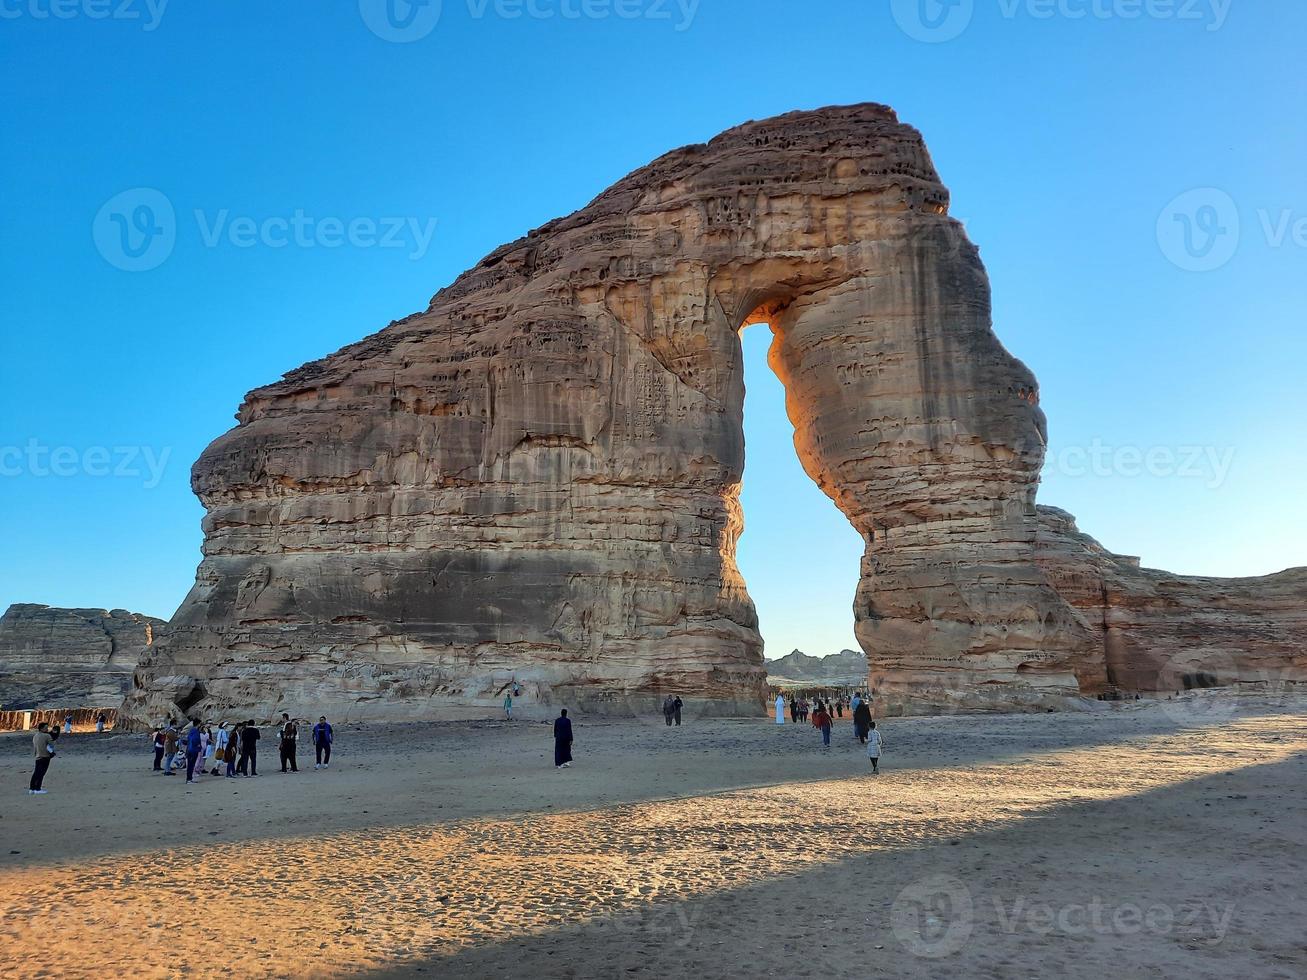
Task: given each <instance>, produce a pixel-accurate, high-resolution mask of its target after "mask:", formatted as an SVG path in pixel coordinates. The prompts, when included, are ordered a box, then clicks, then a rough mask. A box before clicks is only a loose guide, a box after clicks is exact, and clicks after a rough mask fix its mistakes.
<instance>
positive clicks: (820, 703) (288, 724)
mask: <svg viewBox="0 0 1307 980" xmlns="http://www.w3.org/2000/svg"><path fill="white" fill-rule="evenodd" d="M517 693H518V688H517V686H516V685H514V686H513V688H512V689H511V690H510V691H508V692H506V693H505V696H504V716H505V717H506V718H507V719H509V720H511V719H512V717H513V698H514V696H515V695H516V694H517ZM684 707H685V702H684V701H682V700H681V698H680V697H679V696H678V695H670V694H669V695H668V696H667V697H665V698H664V699H663V703H662V713H663V719H664V721H665V722H666V724H667V725H668V727H672V726H676V725H680V724H681V716H682V711H683V709H684ZM787 707H788V710H789V716H790V720H791V722H793V723H795V724H797V723H798V722H800V721H810V722H811V723H812V726H813V727H814V728H816V729H817V730H818V731H819V732H820V733H821V740H822V746H823V749H829V748H830V744H831V730H832V727H833V725H834V721H835V719H837V718H841V719H842V718H843V717H844V714H845V712H846V711H847V712H849V713H850V714H851V716H852V720H853V733H854V735H855V737H856V738H857V739H858V742H859V743H860V744H862V745H865V746H866V747H867V758H868V759H869V760H870V762H871V770H872V772H873V773H874V774H879V773H880V756H881V750H882V748H883V745H884V743H883V740H882V737H881V733H880V732H879V731H878V730H877V728H876V722H875V721H873V720H872V717H871V702H870V699H868V698H865V697H863V695H862V694H861V693H857V694H854V695H853V696H852V697H844V696H837V697H835V698H831V699H823V698H821V697H816V698H814V699H813V701H812V702H809V701H808V699H807V698H806V697H791V698H790V699H789V701H788V702H787V701H786V698H785V696H784V695H783V694H778V695H777V696H776V722H777V723H778V724H784V723H785V713H786V709H787ZM106 723H107V718H106V717H105V716H104V715H103V714H101V715H100V716H99V717H98V718H97V719H96V726H95V730H96V731H97V732H103V731H104V730H105V725H106ZM303 724H307V722H305V721H301V720H300V719H296V718H292V717H291V716H290V715H289V714H287V713H283V714H282V716H281V721H280V723H278V725H277V728H276V738H277V748H278V754H279V756H280V761H281V771H282V772H283V773H297V772H299V764H298V758H297V748H298V745H299V736H300V727H301V725H303ZM72 730H73V717H72V715H68V716H67V717H66V718H65V719H64V724H63V733H64V734H68V733H71V732H72ZM311 733H312V734H311V739H312V744H313V749H314V764H313V768H314V769H327V768H329V767H330V765H331V749H332V745H333V743H334V741H335V731H334V730H333V729H332V727H331V724H330V723H329V722H328V721H327V718H326V716H325V715H321V716H319V717H318V721H317V723H316V724H315V725H314V726H313V727H312V730H311ZM59 735H60V732H59V728H58V726H57V725H56V726H55V727H53V728H52V727H51V726H50V725H49V724H48V723H46V722H41V723H40V724H39V725H38V726H37V731H36V734H35V735H34V736H33V738H32V748H33V753H34V755H35V766H34V769H33V772H32V778H31V782H30V783H29V785H28V793H30V794H33V795H37V794H44V793H46V792H47V790H46V789H45V788H44V786H43V783H44V780H45V776H46V773H47V772H48V771H49V769H50V763H51V762H52V761H53V759H54V757H55V755H56V752H57V750H56V747H55V743H56V741H57V740H58V739H59ZM553 735H554V767H555V768H556V769H568V768H570V767H571V765H572V761H573V760H572V744H573V733H572V721H571V719H570V718H568V716H567V709H566V708H564V709H562V711H561V712H560V713H559V716H558V717H557V718H556V719H555V720H554V726H553ZM262 737H263V735H262V732H260V730H259V726H258V724H257V723H256V722H255V721H254V719H252V718H250V719H247V720H245V721H238V722H236V723H235V724H232V725H230V727H229V725H228V723H227V722H225V721H222V722H219V723H218V724H217V726H216V727H215V726H213V725H211V724H209V723H207V722H204V721H201V720H200V719H199V718H190V719H188V721H187V722H186V723H184V724H178V722H177V720H176V719H174V718H168V719H167V720H166V721H164V722H162V723H160V724H158V725H156V726H155V727H154V729H153V730H152V731H151V733H150V745H151V746H152V747H153V749H154V769H153V771H154V772H156V773H159V774H161V775H164V776H171V775H173V774H174V773H176V772H181V771H182V770H183V769H185V771H186V782H187V783H194V782H196V781H197V780H199V779H200V778H202V777H203V776H205V775H209V776H220V775H225V776H226V778H228V779H237V778H240V777H251V778H253V777H257V776H258V775H259V741H260V739H261V738H262Z"/></svg>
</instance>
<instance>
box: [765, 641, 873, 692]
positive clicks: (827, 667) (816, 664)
mask: <svg viewBox="0 0 1307 980" xmlns="http://www.w3.org/2000/svg"><path fill="white" fill-rule="evenodd" d="M763 663H764V664H765V666H766V667H767V683H768V684H770V685H772V686H773V687H860V688H866V686H867V655H866V654H865V653H863V652H862V651H861V650H841V651H840V652H839V653H830V654H827V655H826V656H824V657H810V656H808V654H806V653H804V652H803V651H802V650H794V651H792V652H791V653H787V654H786V655H785V656H783V657H780V658H779V659H777V660H766V661H764V662H763Z"/></svg>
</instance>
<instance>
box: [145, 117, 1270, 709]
mask: <svg viewBox="0 0 1307 980" xmlns="http://www.w3.org/2000/svg"><path fill="white" fill-rule="evenodd" d="M759 322H766V323H767V324H768V325H769V326H770V328H771V330H772V331H773V334H774V341H773V344H772V347H771V351H770V362H771V365H772V367H773V368H774V369H775V371H776V372H777V374H778V375H779V377H780V378H781V380H782V381H783V382H784V383H785V386H786V392H787V409H788V412H789V416H790V418H791V420H792V421H793V422H794V425H795V435H794V439H795V446H796V449H797V451H798V453H799V456H800V458H801V460H802V462H803V465H804V467H805V469H806V471H807V472H808V473H809V475H810V476H811V477H812V478H813V480H814V481H816V483H817V484H818V485H819V486H820V487H821V488H822V490H823V491H825V492H826V494H827V495H828V496H830V497H831V498H832V499H833V500H834V501H835V503H836V504H837V506H839V508H840V509H841V510H842V511H843V512H844V514H845V515H846V516H847V517H848V519H849V521H850V522H851V523H852V525H853V526H854V527H855V528H856V529H857V530H858V531H859V533H860V534H861V535H862V536H863V538H864V540H865V542H866V552H865V556H864V559H863V562H862V568H861V575H860V585H859V589H858V594H857V599H856V602H855V608H854V617H855V629H856V635H857V637H858V640H859V642H860V644H861V645H862V647H863V649H864V650H866V651H867V652H868V654H869V656H870V658H871V661H872V664H873V674H874V676H875V677H876V678H878V681H879V683H880V684H882V685H884V686H885V687H886V688H887V689H888V688H893V689H895V690H897V691H899V692H903V693H905V694H906V695H907V696H909V697H911V698H912V699H914V700H918V701H920V702H921V703H922V704H923V705H929V704H931V703H932V702H933V701H934V700H936V695H937V693H938V692H939V691H941V690H942V691H943V692H944V700H947V701H953V700H956V699H957V697H958V695H959V692H961V695H962V697H963V699H964V700H969V701H970V702H971V703H975V704H980V705H985V704H989V703H1001V704H1002V705H1004V706H1009V705H1014V704H1015V705H1024V704H1038V703H1044V701H1045V700H1047V699H1049V698H1057V697H1060V696H1062V695H1066V694H1074V693H1076V692H1078V691H1079V690H1081V688H1082V686H1083V683H1084V679H1085V678H1086V677H1091V675H1092V674H1093V668H1092V664H1093V663H1094V662H1095V659H1096V658H1098V657H1099V656H1100V651H1101V649H1102V636H1101V634H1100V631H1099V630H1098V628H1097V626H1096V624H1095V622H1094V621H1093V617H1092V615H1087V614H1086V611H1085V609H1084V608H1082V607H1081V606H1079V605H1077V604H1076V603H1074V602H1068V601H1067V600H1066V599H1064V598H1063V596H1062V595H1060V594H1059V591H1058V587H1057V585H1056V584H1055V578H1056V577H1057V576H1058V575H1060V574H1061V569H1060V566H1058V565H1057V564H1056V563H1048V562H1043V561H1041V560H1040V558H1039V555H1040V551H1041V545H1040V543H1039V541H1038V539H1039V537H1040V534H1041V529H1042V528H1043V525H1042V523H1041V520H1040V518H1039V515H1038V514H1037V511H1036V507H1035V490H1036V486H1037V483H1038V476H1039V470H1040V466H1041V463H1042V459H1043V453H1044V443H1045V422H1044V416H1043V413H1042V412H1041V411H1040V409H1039V407H1038V386H1037V384H1036V382H1035V379H1034V377H1033V376H1032V374H1031V373H1030V371H1029V370H1027V369H1026V367H1025V366H1024V365H1022V364H1021V363H1020V362H1019V361H1017V360H1016V359H1015V358H1013V357H1012V356H1011V355H1010V354H1008V352H1007V351H1006V350H1004V349H1003V347H1002V345H1001V344H1000V343H999V341H998V340H997V338H996V337H995V335H994V333H993V331H992V330H991V327H990V297H989V284H988V280H987V278H986V275H985V271H984V267H983V266H982V264H981V262H980V258H979V255H978V254H977V251H976V249H975V247H974V246H973V245H972V244H971V243H970V242H969V241H968V240H967V238H966V235H965V234H964V232H963V229H962V227H961V225H959V224H958V222H956V221H954V220H953V219H952V218H950V217H949V216H948V192H947V190H946V189H945V188H944V186H943V184H942V183H941V182H940V179H939V177H938V175H937V174H936V172H935V168H934V166H933V164H932V163H931V160H930V157H929V155H928V153H927V151H926V148H925V146H924V144H923V142H922V139H921V136H920V134H918V133H917V132H916V131H915V130H914V129H912V128H911V127H909V126H906V125H903V124H902V123H900V122H899V121H898V119H897V118H896V117H895V115H894V113H893V112H892V111H891V110H890V109H888V108H885V107H884V106H877V105H859V106H848V107H836V108H830V109H823V110H819V111H814V112H798V113H790V114H788V115H785V116H780V117H777V118H775V119H769V120H764V121H762V122H753V123H748V124H746V125H743V126H740V127H738V128H736V129H732V130H730V131H728V132H726V133H724V134H722V135H721V136H719V137H717V138H716V139H714V140H712V141H711V142H710V143H708V144H704V145H697V146H688V147H685V148H682V149H679V150H675V151H673V152H671V153H669V154H667V155H665V156H663V157H661V158H659V159H658V160H656V161H654V162H653V163H652V164H650V165H648V166H647V167H644V168H643V169H641V170H638V171H636V172H635V173H633V174H631V175H630V176H628V177H626V178H625V179H623V180H621V181H619V182H618V183H617V184H616V185H614V186H613V187H612V188H610V189H609V190H607V191H605V192H604V193H603V194H601V195H600V196H599V197H598V198H596V199H595V200H594V201H593V202H592V203H591V204H590V205H589V206H587V207H586V208H584V209H582V210H581V211H578V212H577V213H575V214H573V215H571V216H569V217H566V218H561V219H558V220H556V221H552V222H550V223H549V224H547V225H545V226H544V227H542V228H538V229H536V230H534V231H532V232H530V233H529V234H528V235H527V236H526V237H525V238H522V239H519V240H518V241H515V242H513V243H511V244H509V245H505V246H503V247H502V248H500V249H498V250H496V251H495V252H493V253H492V254H491V255H489V256H487V257H486V258H485V259H483V260H482V261H481V262H480V263H479V264H478V265H477V266H476V267H475V268H473V269H471V270H469V271H468V272H466V273H464V274H463V275H462V276H460V277H459V278H458V279H457V280H456V281H455V282H454V283H453V284H452V285H450V286H449V287H447V288H445V289H443V290H441V291H440V292H439V293H438V294H437V295H436V296H435V298H434V299H433V300H432V302H431V304H430V306H429V307H428V308H427V309H426V310H425V311H423V312H421V313H418V314H415V315H413V316H411V317H408V318H407V319H405V320H402V321H399V322H396V323H392V324H391V325H390V326H389V327H387V328H386V329H384V330H382V331H381V332H380V333H377V334H374V335H372V336H370V337H368V338H367V339H365V340H362V341H360V342H359V343H356V344H354V345H351V346H349V347H346V348H344V349H343V350H341V351H339V352H337V353H335V354H333V355H331V356H329V357H326V358H324V359H322V360H319V361H315V362H313V363H310V364H307V365H305V366H303V367H301V368H299V369H298V370H296V371H293V372H292V373H290V374H288V375H287V376H286V377H285V378H284V379H283V380H282V381H280V382H277V383H276V384H272V385H270V386H268V387H265V388H260V389H257V390H255V391H253V392H250V394H249V395H248V396H247V397H246V399H245V402H244V403H243V404H242V405H241V407H240V410H239V413H238V415H237V421H238V425H237V426H236V427H235V428H234V429H232V430H231V431H230V432H228V433H227V434H226V435H224V436H222V437H221V438H219V439H218V440H217V441H215V442H214V443H213V444H212V445H211V446H209V448H208V449H207V450H206V451H205V452H204V454H203V455H202V457H201V458H200V460H199V461H198V462H197V463H196V464H195V467H194V470H193V473H192V484H193V487H194V489H195V492H196V493H197V494H198V495H199V497H200V499H201V501H202V502H203V503H204V505H205V507H206V508H207V511H208V514H207V517H206V518H205V522H204V531H205V543H204V560H203V562H202V564H201V566H200V569H199V572H198V575H197V578H196V583H195V586H194V588H193V589H192V591H191V593H190V595H189V596H188V597H187V599H186V601H185V603H184V604H183V605H182V607H181V609H180V610H179V611H178V613H177V615H176V616H175V617H174V619H173V620H172V622H171V624H170V628H169V630H168V631H167V634H166V635H165V636H164V637H163V638H162V639H161V641H160V642H159V643H158V644H156V646H155V647H154V648H153V649H152V650H151V652H150V653H149V655H148V656H147V657H146V658H145V660H144V661H143V662H142V665H141V668H140V670H139V671H138V675H137V686H136V688H135V689H134V691H133V692H132V694H131V696H130V697H129V699H128V701H127V705H126V708H127V711H128V713H129V714H130V715H131V716H132V717H134V718H135V719H136V720H137V721H138V722H143V721H146V720H148V719H149V718H151V717H155V716H158V715H160V714H162V713H164V712H165V711H167V710H170V709H171V708H172V705H174V704H175V703H180V704H182V705H185V706H192V705H198V706H200V708H201V710H212V711H216V712H229V711H235V712H238V713H240V714H246V713H254V714H258V715H262V716H267V715H270V714H272V713H273V712H274V711H279V710H281V709H282V708H283V707H286V708H288V709H290V710H296V711H299V710H310V711H317V710H327V711H329V712H333V713H335V714H336V715H338V716H345V717H386V718H396V719H398V718H418V717H444V716H454V715H457V714H459V713H461V712H467V711H478V710H485V709H488V708H490V707H492V706H494V705H495V704H497V703H498V700H499V698H500V697H501V696H502V692H503V690H504V689H505V688H506V687H507V686H508V685H510V684H511V683H517V684H518V685H519V686H520V687H521V688H522V689H523V694H524V696H523V697H522V698H521V699H520V701H519V703H520V704H521V705H522V706H523V707H522V709H521V710H523V711H527V712H529V711H531V710H540V711H542V712H543V711H545V710H552V707H551V706H552V705H554V704H558V703H566V704H569V705H572V706H580V707H582V708H586V709H602V710H616V711H623V710H627V709H629V708H631V707H632V706H640V705H644V704H656V703H657V701H658V699H659V698H660V697H661V696H662V694H664V693H666V692H676V693H680V694H682V695H683V696H690V697H695V698H701V699H706V700H707V701H709V702H711V703H712V704H713V705H715V706H717V707H719V708H721V709H722V710H732V711H739V710H756V706H757V705H758V704H759V701H760V697H761V694H762V691H763V681H764V668H763V663H762V655H761V642H760V639H759V636H758V633H757V621H756V617H755V615H754V610H753V606H752V603H751V602H750V600H749V597H748V594H747V592H746V591H745V585H744V582H743V581H742V580H741V577H740V574H739V572H738V570H737V568H736V565H735V544H736V539H737V537H738V536H739V534H740V533H741V530H742V526H743V525H742V516H741V513H740V508H739V503H738V495H739V489H740V478H741V473H742V470H743V464H744V445H743V436H742V427H741V413H742V405H743V393H744V388H743V378H742V371H741V352H740V343H739V337H738V332H739V330H740V328H741V327H742V326H743V325H745V324H750V323H759ZM850 574H851V575H852V574H854V572H853V570H850ZM1290 591H1292V590H1290ZM1249 601H1250V603H1251V602H1254V601H1255V600H1254V599H1253V598H1250V599H1249ZM1122 676H1124V674H1123V675H1122ZM1100 680H1101V678H1100ZM1089 683H1091V684H1092V683H1097V681H1093V680H1090V681H1089ZM995 690H1001V691H1003V692H1004V693H1003V696H1002V698H1001V699H999V700H998V701H994V699H992V698H990V697H989V696H988V692H992V691H995Z"/></svg>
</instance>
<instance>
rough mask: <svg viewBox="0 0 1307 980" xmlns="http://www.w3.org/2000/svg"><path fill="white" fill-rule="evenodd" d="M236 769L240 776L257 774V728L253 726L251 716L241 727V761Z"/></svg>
mask: <svg viewBox="0 0 1307 980" xmlns="http://www.w3.org/2000/svg"><path fill="white" fill-rule="evenodd" d="M236 771H237V772H238V773H240V774H241V775H242V776H257V775H258V774H259V730H258V729H257V728H255V727H254V719H253V718H251V719H250V720H249V721H247V722H246V723H245V727H244V728H242V729H241V761H240V765H238V766H237V767H236Z"/></svg>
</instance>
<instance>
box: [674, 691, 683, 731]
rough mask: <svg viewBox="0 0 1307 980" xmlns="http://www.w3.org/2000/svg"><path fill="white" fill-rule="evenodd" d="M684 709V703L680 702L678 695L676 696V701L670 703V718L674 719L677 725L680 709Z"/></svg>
mask: <svg viewBox="0 0 1307 980" xmlns="http://www.w3.org/2000/svg"><path fill="white" fill-rule="evenodd" d="M684 707H685V702H684V701H682V700H681V696H680V695H679V694H678V695H676V700H675V701H673V702H672V717H673V718H675V719H676V724H678V725H679V724H680V723H681V709H682V708H684Z"/></svg>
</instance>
